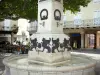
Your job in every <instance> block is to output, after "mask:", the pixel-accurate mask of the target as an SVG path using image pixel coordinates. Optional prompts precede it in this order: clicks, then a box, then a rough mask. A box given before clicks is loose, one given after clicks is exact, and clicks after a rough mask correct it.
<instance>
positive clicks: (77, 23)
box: [64, 18, 100, 28]
mask: <svg viewBox="0 0 100 75" xmlns="http://www.w3.org/2000/svg"><path fill="white" fill-rule="evenodd" d="M98 26H100V18H94V19H87V20H80V19H77V20H74V21H66V22H64V28H81V27H98Z"/></svg>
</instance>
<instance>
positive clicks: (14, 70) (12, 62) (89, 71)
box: [3, 55, 96, 75]
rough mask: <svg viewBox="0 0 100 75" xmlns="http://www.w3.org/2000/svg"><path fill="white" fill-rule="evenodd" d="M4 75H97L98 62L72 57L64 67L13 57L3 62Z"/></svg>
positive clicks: (23, 57) (21, 56)
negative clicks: (95, 69) (96, 65)
mask: <svg viewBox="0 0 100 75" xmlns="http://www.w3.org/2000/svg"><path fill="white" fill-rule="evenodd" d="M3 63H4V65H5V66H6V67H5V72H4V75H23V74H24V75H41V74H42V75H48V74H49V75H95V72H94V68H95V64H96V62H95V61H94V60H93V59H91V58H88V57H85V56H78V55H77V56H76V55H72V57H71V60H70V61H69V62H66V63H64V64H63V65H57V66H46V65H43V64H42V65H41V64H37V63H29V62H28V56H27V55H12V56H10V57H7V58H5V59H4V60H3Z"/></svg>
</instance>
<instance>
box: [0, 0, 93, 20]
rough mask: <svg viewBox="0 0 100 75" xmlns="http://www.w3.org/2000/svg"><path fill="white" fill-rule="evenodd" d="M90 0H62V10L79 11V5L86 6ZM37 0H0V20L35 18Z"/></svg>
mask: <svg viewBox="0 0 100 75" xmlns="http://www.w3.org/2000/svg"><path fill="white" fill-rule="evenodd" d="M90 1H91V0H64V4H63V6H64V11H65V10H70V11H72V12H73V13H75V12H78V11H80V7H81V6H83V7H86V6H87V5H88V3H89V2H90ZM37 11H38V0H1V1H0V20H4V19H13V20H17V19H19V18H26V19H28V20H30V21H32V20H36V19H37Z"/></svg>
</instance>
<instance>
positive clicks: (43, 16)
mask: <svg viewBox="0 0 100 75" xmlns="http://www.w3.org/2000/svg"><path fill="white" fill-rule="evenodd" d="M44 11H46V15H42V13H43V12H44ZM40 18H41V20H46V19H48V10H47V9H43V10H41V12H40Z"/></svg>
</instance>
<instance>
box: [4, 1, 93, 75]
mask: <svg viewBox="0 0 100 75" xmlns="http://www.w3.org/2000/svg"><path fill="white" fill-rule="evenodd" d="M62 14H63V0H38V31H37V32H36V33H35V34H33V35H32V36H31V43H32V50H30V51H29V52H28V55H12V56H10V57H7V58H5V59H4V60H3V63H4V65H5V71H4V74H3V75H95V72H94V68H95V62H94V61H93V60H92V59H90V58H88V57H85V56H81V55H80V56H79V55H72V54H71V53H70V50H71V48H70V46H69V37H68V36H67V35H65V34H64V33H63V22H62V19H63V17H62Z"/></svg>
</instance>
